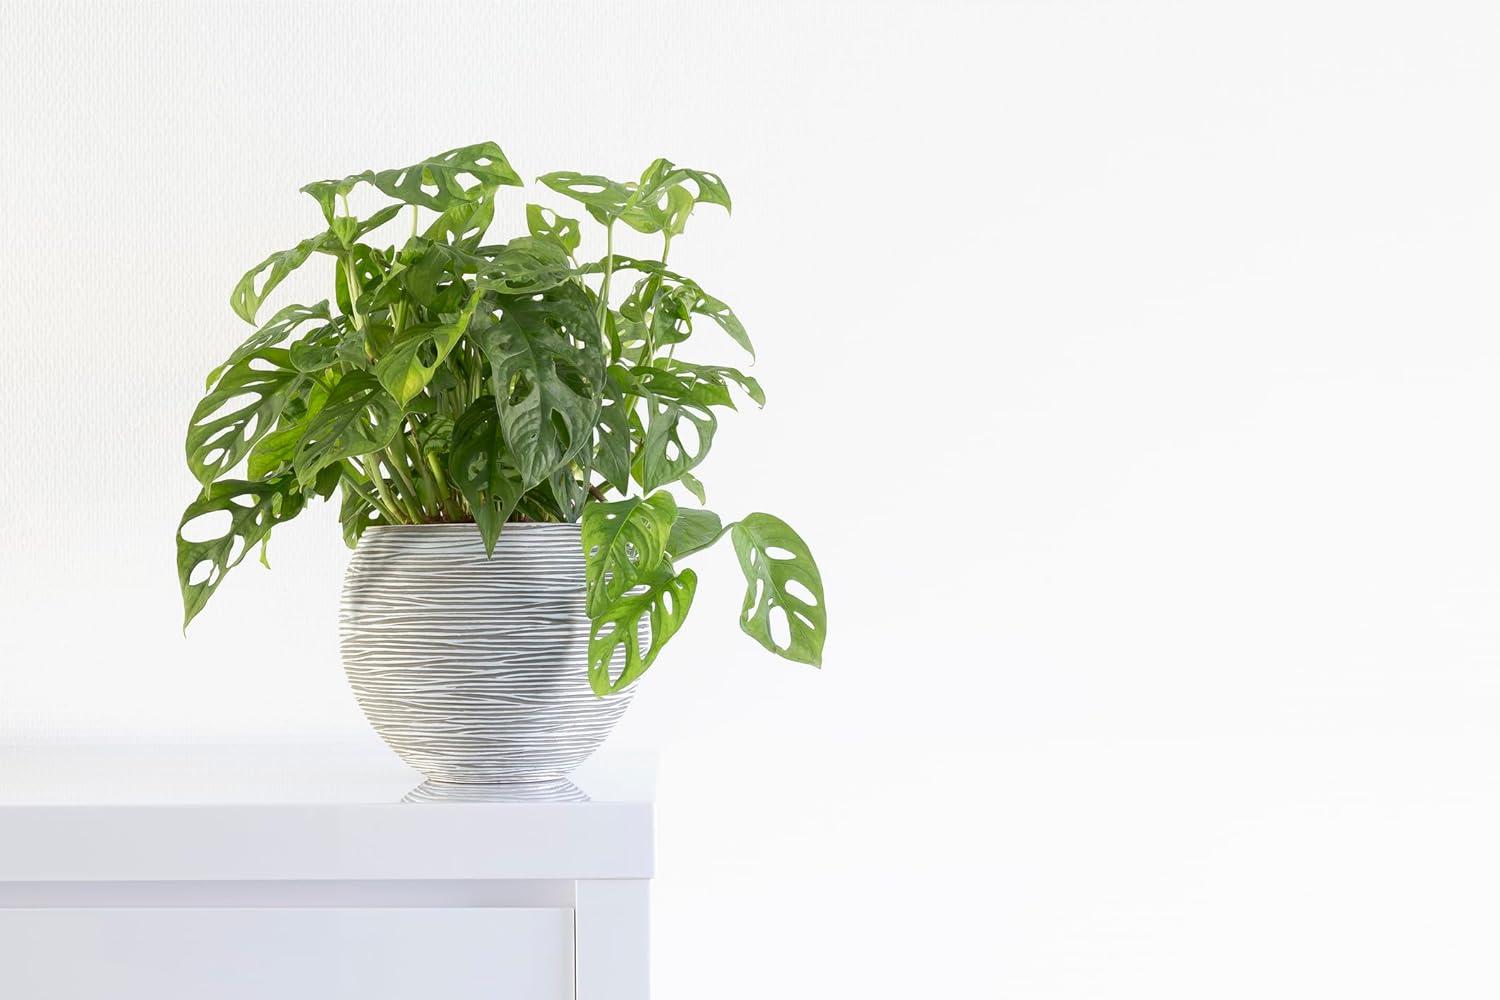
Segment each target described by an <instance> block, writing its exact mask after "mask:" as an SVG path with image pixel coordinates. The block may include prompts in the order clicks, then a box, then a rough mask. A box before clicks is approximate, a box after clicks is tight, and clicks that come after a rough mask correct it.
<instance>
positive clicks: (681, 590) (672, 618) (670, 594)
mask: <svg viewBox="0 0 1500 1000" xmlns="http://www.w3.org/2000/svg"><path fill="white" fill-rule="evenodd" d="M697 589H698V575H697V574H696V573H694V572H693V571H692V570H690V569H685V570H683V571H682V572H681V573H677V574H675V575H674V573H673V571H672V568H671V566H668V565H666V564H663V565H661V566H658V567H657V569H656V572H655V573H654V574H652V575H651V577H650V578H649V579H648V580H646V581H645V583H644V586H643V587H641V588H639V589H638V591H637V592H635V593H630V594H626V595H625V596H624V597H623V598H621V599H620V600H619V601H618V602H616V603H615V604H614V605H612V606H611V607H610V608H608V609H607V610H605V612H604V613H603V614H602V615H599V616H596V617H595V618H594V622H593V628H592V629H591V631H590V633H589V686H590V687H592V688H593V689H594V693H595V694H596V695H599V696H601V697H602V696H604V695H606V694H609V693H611V692H614V691H620V690H622V689H624V688H625V687H628V686H629V685H630V684H632V683H634V682H635V680H636V679H637V678H638V677H640V676H641V674H643V673H645V672H646V668H647V667H649V666H651V664H653V663H655V662H656V657H657V654H659V653H660V652H661V650H662V647H663V646H665V645H666V644H667V641H668V640H669V639H671V638H672V636H674V635H676V634H677V630H678V629H680V628H681V627H682V623H683V621H685V620H686V619H687V614H688V610H689V609H690V608H691V607H692V605H693V594H694V593H695V592H696V591H697ZM643 626H644V627H646V628H648V629H649V636H650V640H651V641H650V644H649V645H648V646H647V649H646V652H645V653H644V654H643V653H642V652H641V640H642V638H644V637H643V636H642V635H641V629H642V627H643ZM621 649H623V650H624V658H623V662H622V664H621V669H620V671H619V673H618V674H613V672H612V670H611V667H612V666H613V662H614V660H615V659H616V657H617V653H618V652H619V651H620V650H621Z"/></svg>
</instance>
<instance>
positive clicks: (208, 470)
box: [187, 347, 309, 486]
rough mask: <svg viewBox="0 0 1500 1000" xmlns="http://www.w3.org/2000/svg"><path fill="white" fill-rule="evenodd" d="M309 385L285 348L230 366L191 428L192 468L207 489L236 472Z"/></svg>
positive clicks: (199, 408)
mask: <svg viewBox="0 0 1500 1000" xmlns="http://www.w3.org/2000/svg"><path fill="white" fill-rule="evenodd" d="M308 385H309V379H308V378H307V376H305V375H303V374H302V373H300V372H298V371H296V370H295V369H294V368H292V366H291V361H290V360H289V359H288V357H287V352H286V351H285V350H283V349H282V348H279V347H267V348H262V349H261V350H258V351H255V352H253V353H251V354H248V355H246V356H244V357H242V358H240V359H239V360H238V361H236V362H235V363H234V364H232V365H230V366H229V368H228V369H227V370H226V371H225V372H224V374H223V375H221V376H219V381H218V382H217V383H216V384H215V385H214V388H213V389H212V391H210V392H209V393H208V395H206V396H204V397H203V401H202V402H200V403H199V404H198V406H197V408H196V409H194V410H193V416H192V419H191V420H190V421H189V422H188V432H187V462H188V468H189V469H190V470H191V471H192V473H193V475H194V477H196V478H197V480H198V481H199V482H200V483H202V484H204V485H205V486H207V485H208V484H209V483H211V482H213V481H214V480H215V479H217V478H219V477H220V476H222V475H224V473H226V472H228V471H229V470H230V469H232V468H234V467H235V465H237V464H238V463H239V460H240V459H241V458H244V457H245V455H246V454H247V453H248V452H249V451H250V449H251V448H253V447H254V446H255V443H256V442H257V441H259V440H260V439H261V438H263V437H265V436H266V435H267V434H269V433H270V432H271V429H272V428H273V427H275V426H276V421H277V420H279V419H281V414H282V411H283V410H284V409H286V407H287V404H288V403H289V402H290V401H291V400H292V399H293V398H295V396H296V395H297V393H299V392H302V391H305V390H306V389H307V387H308Z"/></svg>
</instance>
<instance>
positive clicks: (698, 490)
mask: <svg viewBox="0 0 1500 1000" xmlns="http://www.w3.org/2000/svg"><path fill="white" fill-rule="evenodd" d="M679 481H680V482H681V483H682V485H683V486H684V487H685V488H686V489H687V491H688V492H689V493H691V494H692V495H693V496H694V497H695V498H697V500H698V502H699V503H700V504H705V503H708V494H707V493H705V492H704V491H703V483H702V482H701V481H700V480H699V479H698V477H697V476H695V475H693V474H692V473H691V472H684V473H683V474H682V478H681V479H680V480H679Z"/></svg>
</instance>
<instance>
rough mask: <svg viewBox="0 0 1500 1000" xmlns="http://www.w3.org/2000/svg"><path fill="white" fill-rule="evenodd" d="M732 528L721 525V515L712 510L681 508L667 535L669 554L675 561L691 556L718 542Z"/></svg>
mask: <svg viewBox="0 0 1500 1000" xmlns="http://www.w3.org/2000/svg"><path fill="white" fill-rule="evenodd" d="M732 527H734V525H733V524H729V525H725V524H722V523H720V521H719V515H718V514H715V513H714V512H713V511H711V510H694V509H693V508H691V507H679V508H677V517H676V519H675V520H674V521H673V522H672V530H671V532H670V533H669V534H668V535H667V554H668V555H669V556H671V557H672V558H673V559H681V558H682V557H683V556H690V555H692V554H693V553H694V552H699V551H701V550H703V549H706V548H708V547H709V546H710V545H712V544H713V543H714V542H717V541H718V540H719V538H720V537H721V536H722V535H723V534H724V532H726V531H728V530H729V529H730V528H732Z"/></svg>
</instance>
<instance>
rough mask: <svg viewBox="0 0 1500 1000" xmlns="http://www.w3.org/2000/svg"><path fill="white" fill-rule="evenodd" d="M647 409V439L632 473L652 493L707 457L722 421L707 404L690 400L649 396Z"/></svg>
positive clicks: (674, 480)
mask: <svg viewBox="0 0 1500 1000" xmlns="http://www.w3.org/2000/svg"><path fill="white" fill-rule="evenodd" d="M645 407H646V437H645V440H644V441H642V442H641V449H640V453H639V454H638V455H637V456H636V459H635V466H634V468H633V470H632V471H634V472H635V476H636V480H637V481H638V482H639V483H640V484H641V489H643V490H645V491H646V492H648V493H649V492H651V491H652V490H654V489H656V488H657V487H658V486H665V485H666V484H668V483H673V482H676V481H677V480H678V479H680V478H682V474H683V473H684V472H687V471H688V470H690V469H692V468H694V467H695V466H697V465H698V464H699V463H700V462H702V461H703V460H704V459H705V458H707V457H708V449H709V448H710V447H711V446H712V444H713V440H714V431H715V430H716V429H717V428H718V426H719V421H718V418H717V417H715V416H714V414H713V411H712V410H710V409H709V408H708V406H707V405H705V404H702V403H697V402H691V401H688V400H675V399H670V398H668V397H665V396H657V395H650V396H647V397H646V399H645ZM689 428H691V430H689Z"/></svg>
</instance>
